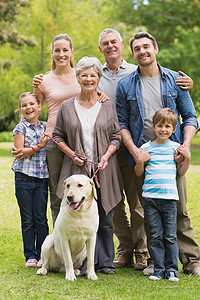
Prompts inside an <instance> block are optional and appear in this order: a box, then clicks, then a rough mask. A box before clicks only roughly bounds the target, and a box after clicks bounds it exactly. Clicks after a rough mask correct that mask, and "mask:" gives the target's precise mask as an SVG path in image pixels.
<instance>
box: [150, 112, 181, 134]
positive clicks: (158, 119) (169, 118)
mask: <svg viewBox="0 0 200 300" xmlns="http://www.w3.org/2000/svg"><path fill="white" fill-rule="evenodd" d="M166 122H167V123H170V124H172V126H173V129H174V130H175V129H176V125H177V115H176V113H175V112H174V111H173V110H172V109H171V108H168V107H166V108H161V109H159V110H158V111H157V112H156V113H155V115H154V116H153V125H154V126H155V125H156V124H158V123H160V124H164V123H166Z"/></svg>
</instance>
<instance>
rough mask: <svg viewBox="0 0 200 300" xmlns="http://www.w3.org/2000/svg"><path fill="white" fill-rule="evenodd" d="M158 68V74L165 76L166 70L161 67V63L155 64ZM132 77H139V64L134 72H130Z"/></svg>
mask: <svg viewBox="0 0 200 300" xmlns="http://www.w3.org/2000/svg"><path fill="white" fill-rule="evenodd" d="M157 65H158V67H159V69H160V75H161V77H162V78H164V77H166V74H167V73H166V71H165V69H164V68H163V67H161V65H159V64H157ZM132 74H133V77H136V78H139V77H140V69H139V66H138V67H137V69H136V70H135V72H133V73H132Z"/></svg>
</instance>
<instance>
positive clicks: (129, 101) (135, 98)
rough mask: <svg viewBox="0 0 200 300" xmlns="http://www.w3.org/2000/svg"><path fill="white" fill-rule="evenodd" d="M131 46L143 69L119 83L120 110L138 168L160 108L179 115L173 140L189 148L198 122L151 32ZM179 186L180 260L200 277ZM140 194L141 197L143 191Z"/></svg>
mask: <svg viewBox="0 0 200 300" xmlns="http://www.w3.org/2000/svg"><path fill="white" fill-rule="evenodd" d="M130 45H131V49H132V52H133V56H134V59H135V60H136V61H137V63H138V64H139V67H138V68H137V69H136V71H134V72H133V73H131V74H130V75H128V76H127V77H125V78H123V79H122V80H121V81H120V82H119V83H118V87H117V96H116V97H117V101H116V108H117V112H118V119H119V122H120V128H121V134H122V139H123V143H124V145H125V146H126V148H127V149H128V153H127V162H128V163H129V165H131V166H134V165H135V162H136V161H137V159H138V157H139V156H140V153H141V150H140V149H139V147H140V146H141V145H142V144H143V143H145V142H146V141H147V140H149V139H151V140H153V139H154V138H155V133H154V131H153V127H152V116H153V115H154V113H155V112H156V111H157V110H158V109H160V108H162V107H169V108H171V109H172V110H174V111H175V112H176V114H177V117H178V125H177V129H176V131H175V133H174V134H172V140H174V141H176V142H178V143H180V144H185V145H187V146H188V147H190V144H191V141H192V138H193V136H194V134H195V131H196V129H197V127H198V123H197V117H196V113H195V109H194V106H193V103H192V100H191V98H190V95H189V93H188V91H186V90H185V91H184V90H182V89H180V87H178V86H177V85H176V78H177V77H178V73H176V72H174V71H171V70H169V69H166V68H163V67H161V66H160V65H159V64H157V61H156V54H157V53H158V46H157V43H156V40H155V38H154V37H153V36H151V35H150V34H149V33H147V32H141V33H138V34H136V35H135V36H134V37H133V38H132V39H131V41H130ZM179 115H181V118H182V124H181V121H180V118H179ZM179 156H180V155H179V154H177V157H176V159H177V160H178V159H181V157H179ZM132 172H134V170H133V169H132ZM138 180H139V181H140V184H139V186H140V187H141V186H142V182H143V178H141V177H138ZM177 187H178V192H179V199H180V200H179V202H178V206H177V209H178V213H177V216H178V218H177V219H178V220H177V234H178V245H179V258H180V261H181V263H182V264H183V271H184V272H185V273H191V274H193V275H196V276H200V249H199V247H198V245H197V244H196V243H195V241H194V239H193V229H192V227H191V225H190V219H189V216H188V213H187V208H186V204H187V193H186V181H185V177H184V176H178V175H177ZM138 193H139V195H140V197H141V190H140V191H139V192H138ZM145 271H146V272H145ZM152 272H153V268H152V266H151V267H150V268H148V270H144V271H143V273H144V274H145V275H149V274H151V273H152Z"/></svg>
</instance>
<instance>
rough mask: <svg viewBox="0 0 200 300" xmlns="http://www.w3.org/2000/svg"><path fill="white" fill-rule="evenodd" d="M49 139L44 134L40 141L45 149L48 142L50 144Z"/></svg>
mask: <svg viewBox="0 0 200 300" xmlns="http://www.w3.org/2000/svg"><path fill="white" fill-rule="evenodd" d="M48 140H49V138H48V137H47V136H46V135H45V133H44V132H43V134H42V136H41V138H40V141H39V145H40V146H41V147H45V146H46V144H47V142H48Z"/></svg>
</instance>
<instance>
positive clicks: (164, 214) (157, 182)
mask: <svg viewBox="0 0 200 300" xmlns="http://www.w3.org/2000/svg"><path fill="white" fill-rule="evenodd" d="M176 125H177V116H176V114H175V112H174V111H173V110H171V109H170V108H162V109H160V110H158V111H157V112H156V113H155V115H154V117H153V129H154V131H155V134H156V139H155V140H153V141H149V142H147V143H145V144H144V145H142V147H141V149H142V150H143V151H142V152H141V155H140V157H139V159H138V161H137V164H136V166H135V172H136V174H137V175H138V176H141V175H143V173H144V170H145V180H144V185H143V193H142V196H143V199H144V216H145V220H146V223H147V227H148V230H149V234H150V243H149V251H150V254H151V256H152V258H153V260H154V273H153V274H152V275H151V276H150V277H149V279H151V280H160V279H161V278H164V277H165V272H166V278H167V279H168V280H170V281H178V280H179V278H178V277H177V272H178V244H177V235H176V228H177V225H176V218H177V208H176V201H177V200H178V191H177V187H176V172H178V174H179V175H184V174H185V173H186V171H187V170H188V168H189V164H190V159H191V155H190V151H189V148H188V147H186V146H185V145H180V144H178V143H176V142H173V141H171V140H169V138H170V136H171V135H172V133H174V132H175V130H176ZM177 151H178V152H179V153H180V154H181V155H182V156H183V161H182V163H177V164H176V162H175V160H174V155H175V152H176V153H177Z"/></svg>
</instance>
